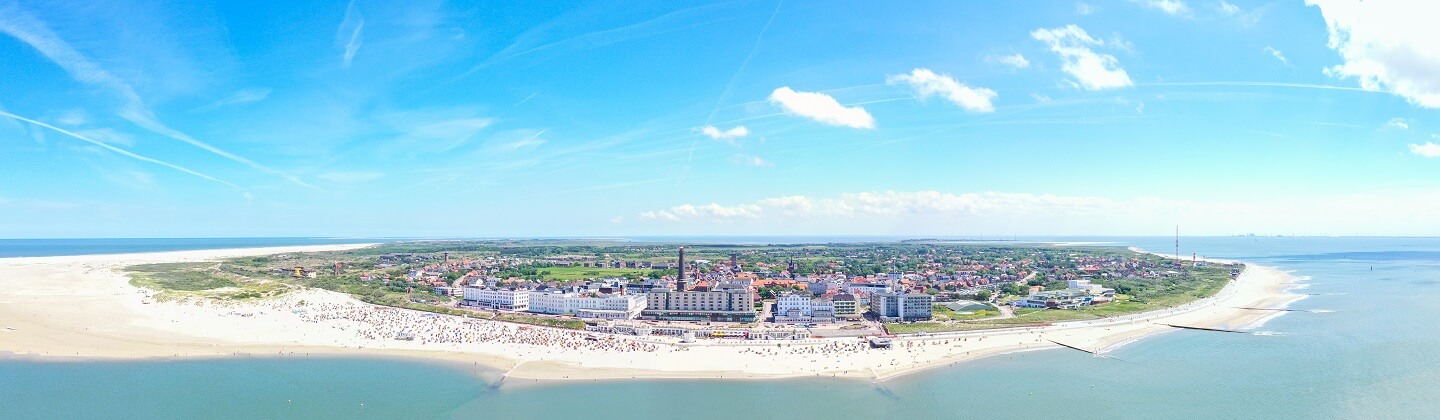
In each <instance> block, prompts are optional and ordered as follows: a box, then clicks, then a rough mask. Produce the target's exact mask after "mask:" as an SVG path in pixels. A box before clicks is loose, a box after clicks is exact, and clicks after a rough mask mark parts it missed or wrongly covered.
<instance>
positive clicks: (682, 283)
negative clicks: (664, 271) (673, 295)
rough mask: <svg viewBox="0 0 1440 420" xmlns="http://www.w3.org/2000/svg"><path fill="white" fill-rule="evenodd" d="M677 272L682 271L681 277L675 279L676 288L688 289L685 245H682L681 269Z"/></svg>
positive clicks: (680, 289)
mask: <svg viewBox="0 0 1440 420" xmlns="http://www.w3.org/2000/svg"><path fill="white" fill-rule="evenodd" d="M676 272H678V273H680V277H677V278H676V279H675V288H676V289H679V291H682V292H683V291H685V289H688V287H686V286H689V285H687V284H685V247H683V246H682V247H680V269H679V270H676Z"/></svg>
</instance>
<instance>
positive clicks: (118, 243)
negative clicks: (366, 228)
mask: <svg viewBox="0 0 1440 420" xmlns="http://www.w3.org/2000/svg"><path fill="white" fill-rule="evenodd" d="M388 241H390V240H387V239H366V238H95V239H85V238H76V239H71V238H66V239H0V258H9V257H53V256H59V255H96V254H129V253H137V252H162V251H191V250H197V249H226V248H255V247H269V246H296V245H334V244H363V243H372V242H388Z"/></svg>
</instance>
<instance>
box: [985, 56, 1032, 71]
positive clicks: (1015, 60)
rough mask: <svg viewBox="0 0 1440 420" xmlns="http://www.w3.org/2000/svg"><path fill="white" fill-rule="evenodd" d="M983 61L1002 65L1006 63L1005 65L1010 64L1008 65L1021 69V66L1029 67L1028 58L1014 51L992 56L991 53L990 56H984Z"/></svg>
mask: <svg viewBox="0 0 1440 420" xmlns="http://www.w3.org/2000/svg"><path fill="white" fill-rule="evenodd" d="M985 61H988V62H992V63H1000V64H1004V65H1007V66H1010V67H1014V68H1017V69H1023V68H1027V67H1030V60H1026V59H1025V56H1024V55H1021V54H1020V53H1014V54H1010V55H999V56H994V55H992V56H989V57H986V58H985Z"/></svg>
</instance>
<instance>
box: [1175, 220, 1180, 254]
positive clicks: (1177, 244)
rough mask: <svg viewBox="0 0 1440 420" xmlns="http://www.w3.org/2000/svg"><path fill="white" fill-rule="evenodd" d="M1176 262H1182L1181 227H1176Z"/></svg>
mask: <svg viewBox="0 0 1440 420" xmlns="http://www.w3.org/2000/svg"><path fill="white" fill-rule="evenodd" d="M1175 261H1180V225H1175Z"/></svg>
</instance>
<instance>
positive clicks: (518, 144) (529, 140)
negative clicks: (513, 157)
mask: <svg viewBox="0 0 1440 420" xmlns="http://www.w3.org/2000/svg"><path fill="white" fill-rule="evenodd" d="M541 134H545V130H540V131H536V132H535V134H532V135H530V136H529V137H526V138H523V139H520V140H517V141H514V142H510V143H509V144H506V145H505V147H506V148H508V149H510V150H516V149H524V148H530V147H538V146H540V145H542V144H545V139H542V138H540V135H541Z"/></svg>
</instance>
